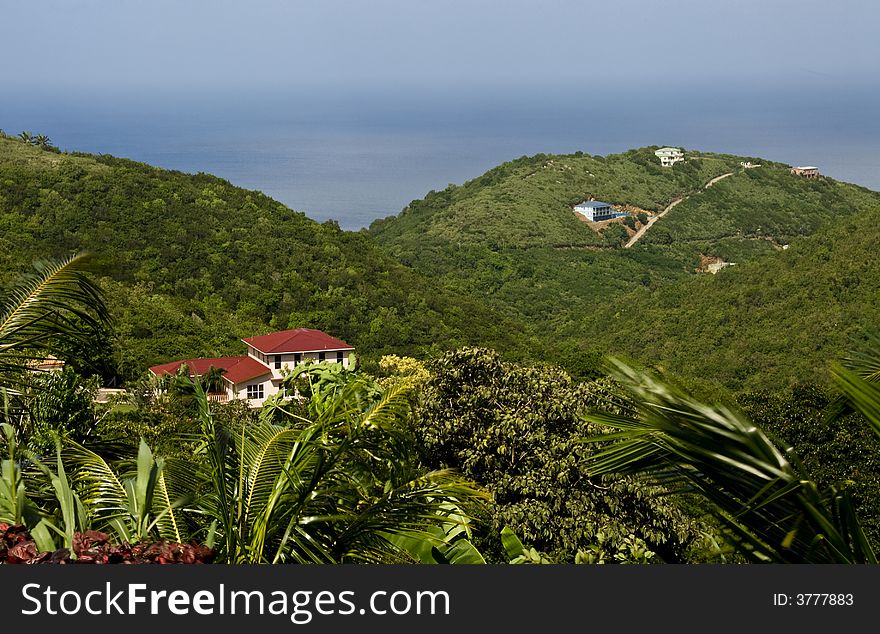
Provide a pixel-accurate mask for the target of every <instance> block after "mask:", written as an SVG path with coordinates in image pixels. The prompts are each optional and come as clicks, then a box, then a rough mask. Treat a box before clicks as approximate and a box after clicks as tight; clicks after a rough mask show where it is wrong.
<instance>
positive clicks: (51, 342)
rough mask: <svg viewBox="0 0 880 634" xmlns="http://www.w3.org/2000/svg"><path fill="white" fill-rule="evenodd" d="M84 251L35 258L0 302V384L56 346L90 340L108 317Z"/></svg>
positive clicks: (9, 384) (14, 379)
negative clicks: (60, 255)
mask: <svg viewBox="0 0 880 634" xmlns="http://www.w3.org/2000/svg"><path fill="white" fill-rule="evenodd" d="M88 269H89V258H88V256H87V255H85V254H79V255H72V256H70V257H67V258H64V259H61V260H49V261H42V262H37V263H36V264H35V265H34V272H33V273H31V274H28V275H25V276H24V277H23V278H22V280H21V281H20V282H19V283H18V284H17V285H16V286H14V287H13V288H12V289H10V290H9V291H8V292H7V294H6V296H5V298H4V300H2V301H0V388H2V387H6V388H9V389H12V390H13V391H14V388H15V386H16V385H18V383H19V380H18V379H19V378H20V376H21V372H22V371H23V370H25V369H26V368H27V367H28V364H29V363H30V362H33V361H37V360H40V359H44V358H45V357H46V356H47V355H48V354H49V353H50V352H52V351H53V350H56V349H57V347H58V346H59V345H65V344H80V345H81V344H83V343H86V344H89V343H90V341H91V338H92V335H91V333H93V332H94V331H95V330H97V329H99V328H101V327H103V326H105V325H106V324H107V323H108V321H109V316H108V313H107V308H106V307H105V305H104V301H103V292H102V291H101V289H100V288H99V287H98V286H97V284H95V282H93V281H92V280H91V279H90V278H89V277H88V275H87V271H88Z"/></svg>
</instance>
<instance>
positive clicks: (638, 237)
mask: <svg viewBox="0 0 880 634" xmlns="http://www.w3.org/2000/svg"><path fill="white" fill-rule="evenodd" d="M728 176H733V172H727V173H726V174H722V175H721V176H716V177H715V178H713V179H712V180H710V181H709V182H708V183H706V184H705V185H703V186H702V187H701V188H700V189H699V191H703V190H706V189H709V188H710V187H712V185H714V184H715V183H717V182H718V181H720V180H721V179H722V178H727V177H728ZM690 195H691V194H688V195H687V196H681V197H680V198H676V199H675V200H673V201H672V202H671V203H669V204H668V205H666V208H665V209H664V210H663V211H661V212H660V213H659V214H657V215H656V216H654V217H653V218H651V219H650V220H648V224H646V225H645V226H644V227H642V228H641V229H639V230H638V231H636V232H635V233H634V234H633V237H632V238H630V239H629V241H628V242H627V243H626V244H625V245H623V248H624V249H628V248H630V247H631V246H632V245H634V244H635V243H636V242H638V241H639V240H641V239H642V236H643V235H645V233H646V232H647V231H648V229H650V228H651V225H653V224H654V223H655V222H657V221H658V220H660V218H662V217H663V216H665V215H666V214H668V213H669V212H670V210H671V209H672V208H673V207H675V206H676V205H677V204H678V203H680V202H681V201H683V200H686V199H687V198H688V197H689V196H690Z"/></svg>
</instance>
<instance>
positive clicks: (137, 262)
mask: <svg viewBox="0 0 880 634" xmlns="http://www.w3.org/2000/svg"><path fill="white" fill-rule="evenodd" d="M79 250H86V251H90V252H92V253H94V254H95V256H96V257H97V260H98V264H99V269H100V273H101V274H102V275H103V276H104V278H105V279H104V280H103V282H102V284H103V286H104V287H105V289H106V290H107V291H108V293H109V297H108V300H109V305H110V308H111V311H112V312H113V314H114V316H115V325H116V326H115V328H116V329H115V333H114V362H115V364H116V365H117V366H118V367H117V370H118V371H119V372H120V373H121V377H122V378H132V377H133V376H135V375H137V374H138V373H139V372H141V371H143V370H144V369H145V368H146V367H148V366H149V365H151V364H154V363H158V362H161V361H165V360H168V359H172V358H175V357H177V358H179V357H181V356H196V355H203V356H217V355H219V354H225V353H230V352H235V351H238V350H239V349H240V348H241V344H240V342H239V341H238V338H239V337H244V336H252V335H254V334H260V333H261V332H266V331H268V330H270V329H283V328H288V327H299V326H309V327H313V328H320V329H325V330H327V331H328V332H332V333H333V334H334V335H336V336H338V337H340V338H342V339H345V340H347V341H349V342H350V343H352V344H353V345H355V346H357V347H358V350H359V352H360V353H361V354H362V355H365V356H366V357H367V359H369V358H376V357H377V356H378V355H380V354H382V353H388V352H395V353H398V354H400V353H408V354H427V353H428V352H429V351H431V350H435V351H436V350H441V349H450V348H454V347H456V346H460V345H464V344H466V343H487V342H488V343H489V344H490V345H493V346H496V347H498V348H499V349H502V350H508V351H511V352H515V351H529V350H530V349H531V347H530V346H529V345H527V344H525V343H524V342H523V341H522V338H521V335H519V334H518V331H519V329H518V328H517V327H516V325H515V324H512V323H511V322H509V321H508V320H507V319H506V318H504V317H503V316H502V317H499V316H498V315H497V314H494V313H491V312H490V311H488V310H487V309H485V308H484V307H483V306H482V305H481V304H480V303H479V302H476V301H474V300H472V299H469V298H467V297H462V296H460V295H459V294H456V293H454V292H452V291H448V290H446V289H444V288H442V287H441V286H439V285H438V284H436V283H434V282H432V281H431V280H429V279H426V277H425V276H424V275H422V274H420V273H418V272H417V271H413V270H412V269H410V268H407V267H405V266H402V265H400V264H398V263H397V262H395V261H394V260H393V259H391V258H390V257H388V256H387V255H385V254H384V253H383V252H382V250H381V249H379V248H377V247H376V246H375V245H374V244H373V241H372V240H371V239H370V237H369V236H367V235H365V234H363V233H352V232H345V231H342V230H340V228H339V227H338V226H337V225H336V224H335V223H333V222H326V223H323V224H319V223H317V222H315V221H313V220H310V219H308V218H307V217H306V216H305V215H304V214H302V213H298V212H295V211H292V210H290V209H288V208H287V207H285V206H284V205H282V204H280V203H278V202H276V201H274V200H272V199H270V198H269V197H267V196H265V195H263V194H261V193H259V192H253V191H247V190H244V189H240V188H238V187H234V186H232V185H231V184H230V183H228V182H226V181H224V180H222V179H220V178H216V177H214V176H210V175H207V174H197V175H188V174H183V173H179V172H173V171H167V170H162V169H158V168H154V167H150V166H148V165H144V164H140V163H135V162H132V161H128V160H123V159H118V158H114V157H111V156H106V155H101V156H94V155H85V154H62V153H58V152H53V151H50V150H49V149H41V148H38V147H34V146H33V145H30V144H26V143H23V142H21V141H19V140H17V139H11V138H0V282H2V287H3V288H8V287H9V285H10V283H11V282H12V281H13V279H14V278H15V276H16V274H17V273H18V272H20V271H23V270H26V269H28V268H29V267H30V265H31V263H32V262H33V261H34V260H36V259H41V258H47V257H57V256H61V255H64V254H67V253H70V252H71V251H79Z"/></svg>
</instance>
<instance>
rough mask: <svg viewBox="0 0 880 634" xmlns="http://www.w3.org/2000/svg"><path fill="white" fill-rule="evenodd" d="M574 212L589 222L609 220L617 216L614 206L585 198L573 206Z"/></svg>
mask: <svg viewBox="0 0 880 634" xmlns="http://www.w3.org/2000/svg"><path fill="white" fill-rule="evenodd" d="M574 212H575V213H577V214H580V215H582V216H583V217H584V218H586V219H587V220H589V221H590V222H599V221H600V220H610V219H611V218H614V217H616V216H617V212H616V211H615V210H614V207H612V206H611V205H609V204H608V203H603V202H602V201H601V200H585V201H584V202H582V203H579V204H577V205H575V206H574Z"/></svg>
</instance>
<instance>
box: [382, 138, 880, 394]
mask: <svg viewBox="0 0 880 634" xmlns="http://www.w3.org/2000/svg"><path fill="white" fill-rule="evenodd" d="M653 149H654V148H643V149H640V150H633V151H630V152H626V153H624V154H620V155H612V156H607V157H604V158H602V157H591V156H587V155H580V154H575V155H568V156H545V155H539V156H536V157H531V158H522V159H519V160H517V161H512V162H510V163H505V164H504V165H502V166H500V167H498V168H495V169H493V170H491V171H489V172H487V173H486V174H485V175H484V176H482V177H480V178H477V179H474V180H472V181H470V182H468V183H466V184H464V185H463V186H461V187H456V186H450V187H449V188H448V189H446V190H445V191H443V192H432V193H430V194H429V195H428V196H427V197H426V198H425V199H424V200H420V201H414V202H413V203H411V204H410V205H409V206H408V207H407V208H406V209H405V210H404V211H403V212H402V213H401V214H400V215H399V216H397V217H394V218H386V219H383V220H380V221H377V222H375V223H373V225H372V226H371V228H370V231H371V233H372V234H373V235H374V236H375V237H376V239H377V240H378V241H379V243H380V244H382V245H383V246H385V247H386V248H387V249H388V250H389V252H390V253H392V254H393V255H395V257H397V258H398V259H399V260H400V261H401V262H403V263H404V264H407V265H408V266H411V267H413V268H414V269H416V270H418V271H421V272H423V273H427V274H430V275H432V276H434V277H435V278H439V279H442V280H444V281H445V283H446V284H448V285H449V286H450V287H452V288H455V289H457V290H459V291H462V292H468V293H470V294H472V295H473V296H475V297H477V298H479V299H481V300H483V301H485V302H486V303H487V304H488V305H492V306H494V307H496V308H497V309H498V310H499V311H503V312H504V313H505V314H508V315H518V316H519V317H521V318H523V319H524V320H525V321H526V323H528V324H529V325H530V327H531V329H532V332H534V333H535V335H536V336H538V337H540V338H542V339H543V340H545V341H548V342H550V343H549V345H550V350H551V354H556V355H557V358H556V359H554V360H557V361H562V362H563V363H564V364H566V365H567V366H568V367H569V368H570V369H573V370H575V371H578V370H579V369H581V370H585V371H589V369H590V364H589V363H587V364H585V366H584V367H582V368H578V367H577V361H576V358H577V356H578V354H582V355H583V354H584V353H587V355H588V357H590V358H594V357H595V356H596V355H597V354H598V353H604V352H612V353H627V354H630V355H632V356H636V357H639V358H640V359H643V360H646V361H648V362H666V361H669V362H671V367H672V368H673V369H676V370H678V371H680V372H683V373H685V374H687V375H689V376H696V377H705V378H713V377H715V378H719V379H723V380H724V381H725V382H726V383H727V384H728V386H730V387H733V388H738V387H742V386H743V385H750V386H754V385H755V384H756V382H757V381H760V380H763V381H770V382H777V383H780V384H781V383H786V382H788V381H790V380H795V379H808V378H814V377H815V376H816V375H817V373H816V372H814V371H812V369H811V366H810V365H809V364H810V363H819V362H820V359H821V366H822V367H824V365H825V363H827V359H828V358H829V357H830V356H833V355H836V354H838V353H839V352H840V351H841V340H842V339H843V338H845V336H844V335H843V334H841V333H842V330H841V326H840V325H838V326H834V325H833V324H834V320H830V321H828V322H827V323H826V320H825V317H826V316H828V315H832V314H844V313H848V311H850V309H851V307H855V306H862V305H870V304H871V302H874V303H876V299H877V296H876V290H875V289H876V280H877V279H880V278H877V277H874V278H868V279H866V280H864V281H863V283H861V284H858V285H856V286H854V287H853V288H852V290H851V292H850V294H849V295H848V296H846V297H843V296H840V295H835V294H834V293H833V292H821V293H818V291H817V293H818V294H816V293H814V300H813V301H808V300H807V299H805V297H804V296H798V295H797V293H799V292H802V289H800V286H799V285H800V284H806V285H810V284H812V285H816V286H820V287H821V286H822V285H823V284H824V285H825V286H829V287H833V286H834V283H833V282H832V280H833V279H835V273H834V272H833V271H830V270H824V269H822V268H821V267H817V266H813V267H808V266H806V265H804V266H800V267H794V269H793V270H792V271H791V272H790V274H789V276H791V277H793V278H794V279H791V280H789V281H788V282H787V285H786V286H784V287H781V286H780V284H779V283H778V279H780V278H781V279H788V277H789V276H786V275H781V272H780V271H777V269H778V268H779V267H785V266H787V265H786V263H787V262H790V261H791V260H792V258H794V257H795V256H796V254H798V253H802V248H801V246H800V242H801V241H803V240H805V239H806V237H807V236H810V235H812V234H814V233H816V232H817V231H819V232H826V229H827V233H823V235H827V236H831V237H830V238H828V239H830V240H832V242H833V243H834V244H835V245H837V246H834V247H826V248H827V249H830V250H831V251H833V252H834V253H835V256H836V255H839V253H838V250H840V251H843V252H849V254H850V257H852V258H853V259H854V260H855V261H856V262H858V261H862V260H866V259H870V258H871V257H872V255H871V253H869V252H867V251H866V249H867V248H868V247H869V243H868V242H861V241H859V240H857V239H855V238H857V236H853V238H854V240H849V235H848V233H847V230H846V229H841V228H840V227H849V226H851V224H850V222H861V223H864V226H861V225H859V226H860V228H859V229H858V230H855V229H851V231H861V232H864V231H869V230H870V229H871V218H875V219H876V216H877V212H878V210H880V194H878V193H877V192H872V191H870V190H867V189H864V188H861V187H857V186H854V185H850V184H847V183H841V182H837V181H835V180H833V179H830V178H822V179H819V180H806V179H803V178H800V177H797V176H793V175H792V174H790V172H789V168H788V166H786V165H782V164H779V163H772V162H768V161H762V160H761V159H757V158H754V157H736V156H729V155H718V154H709V153H701V152H694V151H688V152H686V156H687V157H688V160H686V161H685V162H684V163H679V164H676V165H675V166H673V167H672V168H663V167H661V166H660V165H659V163H658V161H657V159H656V157H655V156H654V155H653ZM743 161H751V162H752V163H760V164H761V166H760V167H758V168H755V169H743V168H742V167H741V166H740V163H741V162H743ZM727 173H730V174H731V175H730V176H729V177H727V178H724V179H723V180H720V181H718V182H716V183H714V184H713V185H712V186H711V187H709V188H707V189H704V185H705V184H706V183H708V182H709V180H710V179H712V178H713V177H716V176H720V175H722V174H727ZM589 197H593V198H596V199H600V200H604V201H606V202H609V203H612V204H615V205H618V206H621V207H624V206H628V207H626V208H627V209H629V210H631V211H632V212H633V213H636V212H637V211H638V209H642V210H645V212H646V214H647V215H646V216H643V217H642V220H644V219H646V218H649V217H650V215H651V214H652V213H654V212H659V211H661V210H663V209H664V208H666V207H667V206H668V205H670V203H672V202H674V201H675V200H676V199H678V198H683V200H682V201H681V202H680V204H677V205H676V206H675V207H674V208H672V209H671V210H670V211H669V213H668V214H667V215H665V216H663V217H662V218H661V219H659V220H657V221H656V223H654V224H653V225H652V226H651V227H650V228H649V229H648V230H647V231H646V233H645V234H644V236H643V237H642V238H641V240H640V241H639V242H637V243H636V244H635V245H634V246H632V248H623V246H622V245H623V243H624V242H626V241H627V240H628V238H629V237H630V236H631V235H632V234H634V233H635V232H634V231H633V229H625V228H624V226H623V225H621V224H609V225H608V227H606V228H605V229H604V230H602V231H601V232H600V231H595V230H594V229H593V228H591V226H590V225H588V224H586V223H584V222H581V221H580V220H578V219H577V218H576V216H575V214H574V213H573V210H572V207H573V205H574V204H576V203H577V202H578V201H580V200H584V199H586V198H589ZM629 222H630V223H632V224H634V228H635V227H639V226H641V222H639V223H638V224H636V223H635V222H634V219H633V220H630V221H629ZM838 224H839V225H840V226H839V227H836V225H838ZM593 226H594V227H595V225H593ZM868 235H870V234H868ZM818 239H819V238H818V237H817V240H818ZM811 244H813V243H811ZM789 246H791V250H790V252H789V251H787V250H786V249H788V247H789ZM803 248H804V249H809V248H811V247H807V246H804V247H803ZM709 262H714V263H716V265H718V266H721V265H723V264H729V263H734V264H735V265H736V266H734V267H730V268H727V269H725V270H724V274H723V275H719V276H711V275H708V274H707V273H705V272H698V269H700V268H701V267H702V269H703V270H705V265H706V264H707V263H709ZM749 263H754V266H749ZM762 267H763V268H762ZM845 268H846V267H843V268H841V269H840V270H844V269H845ZM761 271H766V273H761ZM801 276H803V277H801ZM795 280H796V281H795ZM725 285H729V286H730V289H731V290H724V287H725ZM872 292H873V294H872ZM731 294H733V295H736V294H738V295H739V296H742V297H749V296H752V297H753V298H754V299H753V302H754V303H756V304H760V306H761V307H762V308H761V309H762V310H764V311H767V312H766V317H765V318H764V319H763V322H762V323H763V326H764V327H765V328H766V330H763V331H761V332H760V333H758V332H754V331H753V330H752V329H751V328H750V327H749V324H750V323H752V322H745V323H744V324H743V325H742V328H740V329H739V330H738V331H737V332H731V333H729V335H730V336H731V337H738V339H737V340H736V342H733V343H735V345H731V346H730V348H729V352H727V353H726V354H727V355H729V356H730V357H736V359H738V360H739V361H740V365H742V366H743V367H745V366H747V365H748V362H747V361H745V360H746V359H749V358H750V357H751V356H757V357H758V358H762V359H763V362H762V363H760V364H759V365H758V366H757V367H759V368H761V369H762V370H763V371H765V372H767V373H768V376H766V377H764V378H763V379H755V381H746V380H744V378H743V376H741V375H740V374H739V373H737V372H734V371H733V370H732V369H731V368H732V367H733V366H731V362H730V359H727V358H726V357H725V356H724V355H720V354H718V355H715V356H706V355H704V354H703V352H702V349H703V348H704V347H705V348H711V347H712V346H718V345H719V339H718V336H717V330H716V329H715V328H714V327H713V326H712V324H715V323H717V322H718V321H719V320H721V321H722V322H723V323H727V322H728V321H736V320H737V319H739V318H740V316H741V315H742V314H743V312H742V310H741V308H738V306H737V303H736V302H733V301H732V300H731V299H730V297H729V296H730V295H731ZM692 296H693V297H695V298H696V299H695V300H694V301H699V302H702V303H703V304H702V305H703V306H704V307H705V310H704V311H696V310H692V309H691V308H690V304H689V303H688V298H690V297H692ZM807 297H809V296H807ZM661 307H663V308H662V310H661ZM771 307H775V308H774V309H773V310H774V311H775V312H774V314H773V317H772V319H771V316H770V312H771ZM773 320H777V322H778V323H777V322H774V321H773ZM658 321H663V322H664V323H663V324H660V325H658V323H657V322H658ZM771 322H773V323H775V324H776V325H775V326H774V325H773V323H771ZM806 323H811V324H817V323H822V324H825V325H826V326H827V328H834V329H836V334H835V335H834V336H833V337H829V336H823V337H818V338H816V337H813V338H812V341H813V343H814V345H815V351H814V354H811V355H806V356H803V355H801V356H799V357H798V359H797V360H795V361H794V362H793V363H791V364H790V365H788V364H789V361H791V359H790V357H791V356H792V354H793V351H794V350H795V348H794V347H792V346H790V345H789V344H788V343H787V342H786V337H788V336H791V338H792V342H797V341H801V340H806V339H809V338H810V336H809V335H807V334H806V333H810V332H813V330H814V328H813V327H812V326H811V327H809V328H802V329H801V330H799V331H798V332H792V333H788V332H787V330H786V329H785V328H786V324H799V325H805V324H806ZM844 323H845V324H846V326H845V327H843V330H845V331H847V332H850V331H853V330H855V328H856V327H857V326H856V323H858V324H859V325H863V324H864V323H865V322H863V321H858V322H855V321H852V320H848V321H846V322H844ZM664 328H668V330H664ZM695 333H697V334H695ZM773 333H779V336H778V338H777V339H775V340H774V342H773V343H772V346H770V347H769V348H768V347H767V345H768V343H769V342H768V339H772V338H773V336H774V334H773ZM649 344H650V345H649ZM762 355H763V357H762ZM805 359H809V362H807V361H805ZM688 360H690V361H688ZM673 362H674V363H673ZM716 363H717V364H721V365H719V366H718V367H717V368H716V367H715V364H716ZM724 364H726V365H724ZM783 366H784V367H783Z"/></svg>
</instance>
